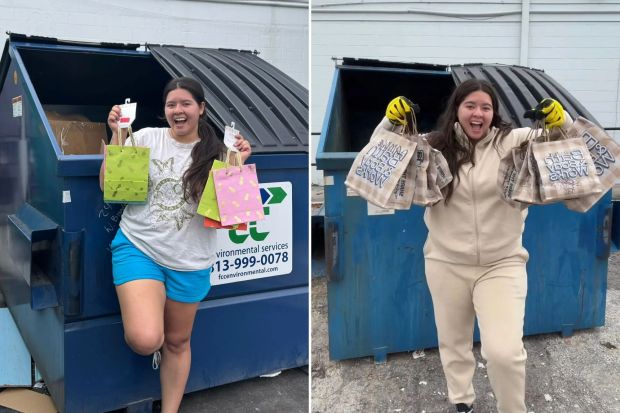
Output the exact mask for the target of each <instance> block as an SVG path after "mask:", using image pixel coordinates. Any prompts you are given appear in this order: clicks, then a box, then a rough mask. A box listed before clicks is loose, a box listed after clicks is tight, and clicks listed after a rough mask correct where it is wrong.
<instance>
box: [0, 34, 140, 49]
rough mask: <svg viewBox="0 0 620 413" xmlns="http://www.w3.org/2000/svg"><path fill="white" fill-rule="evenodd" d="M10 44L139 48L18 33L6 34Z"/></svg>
mask: <svg viewBox="0 0 620 413" xmlns="http://www.w3.org/2000/svg"><path fill="white" fill-rule="evenodd" d="M7 34H8V35H9V38H8V39H7V41H10V42H28V43H41V44H57V45H66V46H96V47H102V48H106V49H121V50H136V49H137V48H138V47H140V44H139V43H105V42H103V43H100V42H86V41H83V42H82V41H76V40H62V39H57V38H55V37H43V36H30V35H26V34H20V33H11V32H7Z"/></svg>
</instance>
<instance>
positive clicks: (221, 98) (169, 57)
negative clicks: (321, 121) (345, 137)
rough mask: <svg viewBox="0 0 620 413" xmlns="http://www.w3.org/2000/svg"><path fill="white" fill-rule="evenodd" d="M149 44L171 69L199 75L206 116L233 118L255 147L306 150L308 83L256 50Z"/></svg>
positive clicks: (220, 123) (217, 120) (224, 121)
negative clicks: (292, 75) (269, 61)
mask: <svg viewBox="0 0 620 413" xmlns="http://www.w3.org/2000/svg"><path fill="white" fill-rule="evenodd" d="M147 46H148V49H149V50H150V52H151V53H152V54H153V56H154V57H155V58H156V59H157V61H158V62H159V63H160V64H161V65H162V67H163V68H164V69H165V70H166V71H168V73H170V75H172V76H173V77H181V76H189V77H192V78H194V79H196V80H197V81H199V82H200V83H201V84H202V86H203V88H204V91H205V97H206V99H207V111H208V113H209V118H210V120H211V121H212V122H213V123H214V124H215V125H216V127H218V128H219V129H220V130H221V131H223V130H224V126H225V125H229V124H230V123H231V122H235V127H236V128H237V129H239V131H240V132H241V134H243V135H244V137H245V138H246V139H248V140H249V141H250V142H251V143H252V151H253V152H254V153H269V152H272V153H282V152H308V89H306V88H304V87H303V86H302V85H300V84H299V83H298V82H296V81H295V80H294V79H292V78H291V77H289V76H287V75H286V74H285V73H284V72H282V71H280V70H279V69H277V68H276V67H275V66H273V65H271V64H269V63H267V62H265V61H264V60H262V59H260V58H259V57H258V56H257V53H256V52H251V51H244V50H231V49H208V48H190V47H183V46H165V45H147Z"/></svg>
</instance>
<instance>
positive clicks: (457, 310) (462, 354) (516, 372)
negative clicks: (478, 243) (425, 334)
mask: <svg viewBox="0 0 620 413" xmlns="http://www.w3.org/2000/svg"><path fill="white" fill-rule="evenodd" d="M425 265H426V280H427V282H428V287H429V289H430V291H431V296H432V299H433V307H434V311H435V323H436V325H437V335H438V338H439V355H440V358H441V364H442V366H443V370H444V374H445V376H446V381H447V383H448V398H449V399H450V402H451V403H454V404H456V403H466V404H472V402H473V401H474V399H475V394H474V388H473V386H472V378H473V376H474V371H475V369H476V362H475V359H474V355H473V352H472V347H473V330H474V319H475V318H476V317H477V318H478V327H479V329H480V341H481V344H482V345H481V352H482V357H483V358H484V359H485V360H486V361H487V371H488V375H489V380H490V381H491V387H492V388H493V392H494V393H495V398H496V400H497V409H498V411H499V413H525V412H526V408H525V360H526V358H527V354H526V352H525V348H524V347H523V340H522V338H523V318H524V315H525V296H526V293H527V273H526V270H525V264H520V263H508V264H501V265H497V266H491V267H479V266H471V265H458V264H448V263H445V262H440V261H434V260H426V261H425Z"/></svg>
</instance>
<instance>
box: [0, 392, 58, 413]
mask: <svg viewBox="0 0 620 413" xmlns="http://www.w3.org/2000/svg"><path fill="white" fill-rule="evenodd" d="M0 407H8V408H9V409H13V410H15V411H18V412H21V413H58V409H56V406H54V402H53V401H52V398H51V397H50V396H48V395H46V394H40V393H37V392H35V391H32V390H30V389H5V390H3V391H0Z"/></svg>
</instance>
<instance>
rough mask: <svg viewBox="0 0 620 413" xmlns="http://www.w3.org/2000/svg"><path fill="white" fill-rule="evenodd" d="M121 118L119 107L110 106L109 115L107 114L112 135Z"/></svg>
mask: <svg viewBox="0 0 620 413" xmlns="http://www.w3.org/2000/svg"><path fill="white" fill-rule="evenodd" d="M120 118H121V107H120V106H118V105H114V106H112V109H110V113H108V126H109V127H110V130H111V131H112V133H114V132H116V131H117V129H118V120H119V119H120Z"/></svg>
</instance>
